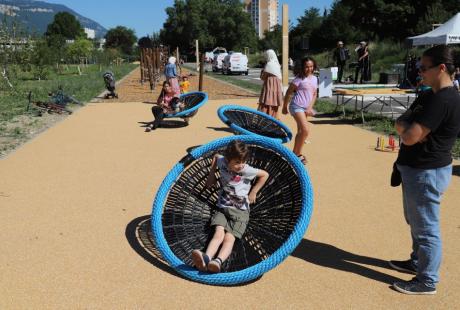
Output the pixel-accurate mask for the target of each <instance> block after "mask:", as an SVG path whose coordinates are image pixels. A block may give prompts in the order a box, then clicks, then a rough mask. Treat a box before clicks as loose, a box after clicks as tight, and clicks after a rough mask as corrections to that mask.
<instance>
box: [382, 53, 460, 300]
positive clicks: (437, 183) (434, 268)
mask: <svg viewBox="0 0 460 310" xmlns="http://www.w3.org/2000/svg"><path fill="white" fill-rule="evenodd" d="M453 63H454V61H453V55H452V52H451V50H450V49H449V48H447V47H446V46H435V47H433V48H431V49H428V50H427V51H425V53H424V54H423V57H422V63H421V67H420V71H421V75H422V77H423V80H424V82H425V83H426V84H427V85H429V86H431V87H432V89H431V90H428V91H426V92H424V93H422V94H421V95H420V96H419V97H418V98H417V99H416V101H415V102H414V103H413V104H412V106H411V107H410V108H409V109H408V111H407V112H406V113H404V114H403V115H402V116H401V117H400V118H398V120H397V121H396V130H397V131H398V133H399V135H400V136H401V141H402V144H401V149H400V151H399V155H398V159H397V160H396V165H397V168H398V170H399V172H400V173H401V179H402V191H403V207H404V216H405V219H406V221H407V223H408V224H409V225H410V228H411V237H412V253H411V257H410V259H409V260H406V261H396V260H393V261H390V266H391V267H392V268H394V269H396V270H399V271H404V272H408V273H413V274H415V275H416V277H415V278H414V279H412V280H410V281H401V282H396V283H394V284H393V287H394V288H395V289H396V290H397V291H400V292H402V293H406V294H435V293H436V284H437V283H438V282H439V274H438V273H439V267H440V264H441V256H442V245H441V237H440V225H439V217H440V210H439V209H440V202H441V197H442V194H443V193H444V191H445V190H446V189H447V187H448V185H449V183H450V179H451V176H452V153H451V152H452V147H453V145H454V143H455V140H456V138H457V135H458V134H459V132H460V95H459V94H458V92H457V91H456V90H455V89H454V88H453V87H452V81H451V79H450V77H451V74H452V73H453V71H454V66H453Z"/></svg>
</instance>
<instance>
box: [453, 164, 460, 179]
mask: <svg viewBox="0 0 460 310" xmlns="http://www.w3.org/2000/svg"><path fill="white" fill-rule="evenodd" d="M452 175H456V176H458V177H460V165H453V166H452Z"/></svg>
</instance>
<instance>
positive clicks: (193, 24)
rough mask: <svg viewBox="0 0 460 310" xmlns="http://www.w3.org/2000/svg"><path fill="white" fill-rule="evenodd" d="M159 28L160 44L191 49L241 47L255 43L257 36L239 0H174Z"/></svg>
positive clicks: (253, 45)
mask: <svg viewBox="0 0 460 310" xmlns="http://www.w3.org/2000/svg"><path fill="white" fill-rule="evenodd" d="M166 14H167V16H168V18H167V20H166V22H165V23H164V24H163V29H162V30H161V31H160V39H161V41H162V42H163V44H166V45H169V46H171V47H172V48H175V47H176V46H178V47H179V48H180V49H181V50H183V51H190V50H192V49H193V47H194V45H195V40H199V43H200V46H201V47H204V48H212V47H215V46H223V47H226V48H227V49H234V50H242V49H243V47H250V48H255V47H257V36H256V34H255V29H254V26H253V25H252V22H251V20H250V16H249V14H248V13H246V12H244V10H243V4H242V3H241V1H239V0H175V1H174V5H173V6H172V7H168V8H167V9H166Z"/></svg>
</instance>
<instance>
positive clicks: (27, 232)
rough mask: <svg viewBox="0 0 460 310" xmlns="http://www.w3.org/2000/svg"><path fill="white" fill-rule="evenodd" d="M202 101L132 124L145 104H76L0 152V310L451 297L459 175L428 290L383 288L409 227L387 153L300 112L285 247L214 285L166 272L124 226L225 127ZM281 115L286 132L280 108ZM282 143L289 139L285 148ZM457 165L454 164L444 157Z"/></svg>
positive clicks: (405, 302) (391, 303)
mask: <svg viewBox="0 0 460 310" xmlns="http://www.w3.org/2000/svg"><path fill="white" fill-rule="evenodd" d="M255 100H256V99H242V100H219V101H213V100H211V101H210V102H209V103H208V104H207V105H205V106H204V107H203V108H202V109H200V111H199V113H198V114H197V116H196V117H195V118H193V119H192V122H191V125H190V126H189V127H183V128H175V129H172V128H162V129H159V130H157V131H153V132H150V133H145V132H144V131H143V128H141V127H140V125H139V124H138V122H139V121H148V120H150V118H151V115H150V105H149V104H146V103H139V102H132V103H107V102H104V103H90V104H88V105H87V106H85V107H83V108H81V109H79V110H78V111H77V112H76V113H74V114H73V115H71V116H70V117H68V118H67V119H66V120H65V121H63V122H61V123H59V124H57V125H56V126H55V127H53V128H51V129H49V130H48V131H46V132H45V133H43V134H41V135H39V136H38V137H36V138H35V139H34V140H32V141H30V142H29V143H27V144H25V145H24V146H23V147H21V148H20V149H18V150H17V151H16V152H14V153H12V154H10V155H9V156H8V157H7V158H5V159H3V160H0V174H1V178H0V207H1V212H2V213H1V217H0V244H1V246H2V250H1V252H0V274H1V275H2V276H1V277H0V309H30V308H36V309H73V308H94V309H160V308H162V309H166V308H167V309H177V308H182V309H183V308H187V309H189V308H193V309H195V308H196V309H215V308H216V303H217V302H218V303H219V305H220V306H219V307H222V308H234V307H235V301H238V304H240V305H241V306H242V307H244V308H250V309H255V308H269V309H270V308H273V309H274V308H282V309H284V308H297V309H306V308H308V309H321V308H324V309H350V308H358V309H375V308H379V309H394V308H406V309H409V308H410V309H423V308H425V309H453V308H455V307H456V306H455V305H457V306H458V300H459V297H460V293H459V292H460V276H459V271H458V270H459V262H460V247H459V244H460V226H459V225H460V208H458V201H459V198H460V178H459V177H453V180H452V184H451V186H450V188H449V190H448V191H447V192H446V195H445V197H444V201H443V205H442V212H441V214H442V232H443V240H444V261H443V265H442V268H441V278H442V282H441V283H440V285H439V288H438V291H439V292H438V294H437V295H436V296H429V297H421V296H418V297H411V296H406V295H403V294H399V293H397V292H395V291H393V290H391V289H390V288H389V286H390V284H391V283H392V282H393V281H395V280H398V279H410V278H411V276H410V275H407V274H402V273H398V272H395V271H392V270H390V269H388V267H387V264H386V261H387V260H388V259H405V258H407V257H408V254H409V250H410V246H411V244H410V239H409V229H408V226H407V225H406V224H405V222H404V220H403V214H402V207H401V194H400V188H396V189H395V188H391V187H390V186H389V177H390V170H391V166H392V162H393V161H394V159H395V156H396V155H395V154H390V153H380V152H375V151H374V150H373V146H374V144H375V141H376V137H377V136H376V134H374V133H371V132H368V131H364V130H361V129H359V128H356V127H352V126H349V125H341V124H337V123H336V122H335V121H333V120H332V121H331V120H328V119H321V118H318V119H315V120H313V123H314V124H313V126H312V135H311V138H310V140H311V144H308V145H306V146H305V148H306V150H305V153H306V154H307V156H308V158H309V161H310V164H309V166H308V170H309V173H310V175H311V177H312V181H313V184H314V192H315V209H314V213H313V217H312V221H311V224H310V227H309V229H308V231H307V234H306V235H305V237H304V239H303V240H302V242H301V244H300V245H299V247H298V248H297V250H296V251H295V252H294V253H293V255H291V256H290V257H288V258H287V260H286V261H285V262H283V263H282V264H281V265H280V266H279V267H278V268H276V269H274V270H272V271H270V272H268V273H267V274H265V275H264V276H263V277H262V278H261V279H259V280H258V281H256V282H254V283H251V284H248V285H244V286H239V287H232V288H223V287H211V286H207V285H202V284H197V283H194V282H190V281H188V280H185V279H183V278H180V277H178V276H177V275H175V274H174V273H172V272H171V271H170V269H169V268H168V267H167V266H166V265H164V264H163V263H162V262H161V261H160V260H158V259H157V258H155V256H152V255H151V254H150V253H149V247H148V245H145V242H144V243H143V242H141V241H139V239H142V236H140V235H139V232H140V231H139V230H138V231H137V233H138V235H136V229H135V228H136V227H137V226H138V225H139V224H141V223H142V221H144V220H146V219H147V218H148V215H149V214H150V212H151V204H152V200H153V197H154V195H155V193H156V190H157V188H158V186H159V184H160V182H161V181H162V179H163V177H164V176H165V175H166V173H167V172H168V171H169V169H170V168H171V167H172V166H173V164H174V163H176V162H177V161H178V160H179V159H180V158H181V157H182V156H183V155H184V154H185V153H186V149H187V148H189V147H191V146H195V145H201V144H203V143H206V142H208V141H210V140H212V139H215V138H218V137H222V136H226V135H228V134H229V133H228V132H226V131H224V130H222V129H224V128H225V126H224V125H223V124H222V123H221V121H220V120H219V119H218V118H217V116H216V110H217V108H218V107H219V106H220V105H221V104H224V103H236V104H241V105H246V106H252V107H254V106H255ZM283 121H285V122H286V123H287V125H288V126H289V127H290V128H295V126H294V123H293V120H292V118H291V117H289V116H283ZM288 146H289V147H292V143H291V144H289V145H288ZM456 165H457V168H458V165H459V163H458V162H457V163H456Z"/></svg>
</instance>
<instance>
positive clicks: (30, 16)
mask: <svg viewBox="0 0 460 310" xmlns="http://www.w3.org/2000/svg"><path fill="white" fill-rule="evenodd" d="M58 12H68V13H70V14H72V15H74V16H75V17H76V18H77V19H78V21H79V22H80V24H81V25H82V27H84V28H90V29H93V30H94V31H95V33H96V38H101V37H104V35H105V34H106V33H107V29H105V28H104V27H102V26H101V25H99V24H98V23H97V22H95V21H93V20H91V19H89V18H86V17H84V16H82V15H80V14H78V13H77V12H75V11H73V10H72V9H69V8H68V7H66V6H65V5H62V4H53V3H47V2H43V1H34V0H0V20H3V18H5V17H6V19H7V21H11V20H13V19H16V20H17V21H19V22H21V23H22V24H23V25H24V27H25V28H26V30H27V31H29V32H35V33H38V34H43V33H45V32H46V27H47V26H48V24H49V23H51V22H52V21H53V19H54V15H55V14H56V13H58Z"/></svg>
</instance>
